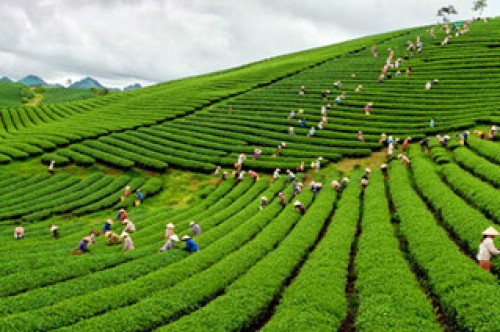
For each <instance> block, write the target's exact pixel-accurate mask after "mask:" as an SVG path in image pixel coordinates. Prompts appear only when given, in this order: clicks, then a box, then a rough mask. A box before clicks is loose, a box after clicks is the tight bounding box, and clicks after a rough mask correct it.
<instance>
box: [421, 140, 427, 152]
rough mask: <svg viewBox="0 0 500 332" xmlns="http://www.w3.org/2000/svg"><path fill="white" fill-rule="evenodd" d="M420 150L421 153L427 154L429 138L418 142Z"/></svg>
mask: <svg viewBox="0 0 500 332" xmlns="http://www.w3.org/2000/svg"><path fill="white" fill-rule="evenodd" d="M420 149H421V150H422V152H427V153H428V152H429V138H428V137H426V138H424V139H422V140H421V141H420Z"/></svg>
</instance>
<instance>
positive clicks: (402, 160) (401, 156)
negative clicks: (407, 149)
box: [398, 153, 410, 167]
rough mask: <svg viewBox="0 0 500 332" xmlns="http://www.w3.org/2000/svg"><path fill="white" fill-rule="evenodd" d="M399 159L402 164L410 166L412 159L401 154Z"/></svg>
mask: <svg viewBox="0 0 500 332" xmlns="http://www.w3.org/2000/svg"><path fill="white" fill-rule="evenodd" d="M398 158H399V159H401V163H402V164H403V165H404V166H405V167H408V165H410V158H408V157H407V156H405V155H404V154H402V153H400V154H398Z"/></svg>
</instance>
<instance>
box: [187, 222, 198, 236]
mask: <svg viewBox="0 0 500 332" xmlns="http://www.w3.org/2000/svg"><path fill="white" fill-rule="evenodd" d="M189 227H191V229H192V230H193V235H200V234H201V227H200V225H198V224H197V223H195V222H194V221H191V222H190V223H189Z"/></svg>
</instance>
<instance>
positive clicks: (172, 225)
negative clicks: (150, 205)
mask: <svg viewBox="0 0 500 332" xmlns="http://www.w3.org/2000/svg"><path fill="white" fill-rule="evenodd" d="M166 227H167V228H174V227H175V225H174V224H172V223H168V224H167V226H166Z"/></svg>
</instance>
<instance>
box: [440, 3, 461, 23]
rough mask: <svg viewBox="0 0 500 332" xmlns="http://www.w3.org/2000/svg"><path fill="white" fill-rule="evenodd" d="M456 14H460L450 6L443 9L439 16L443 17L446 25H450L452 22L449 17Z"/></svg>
mask: <svg viewBox="0 0 500 332" xmlns="http://www.w3.org/2000/svg"><path fill="white" fill-rule="evenodd" d="M456 14H458V12H457V10H456V9H455V7H453V6H452V5H449V6H447V7H441V8H439V10H438V11H437V16H439V17H442V18H443V22H444V23H449V22H450V18H449V16H450V15H456Z"/></svg>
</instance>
